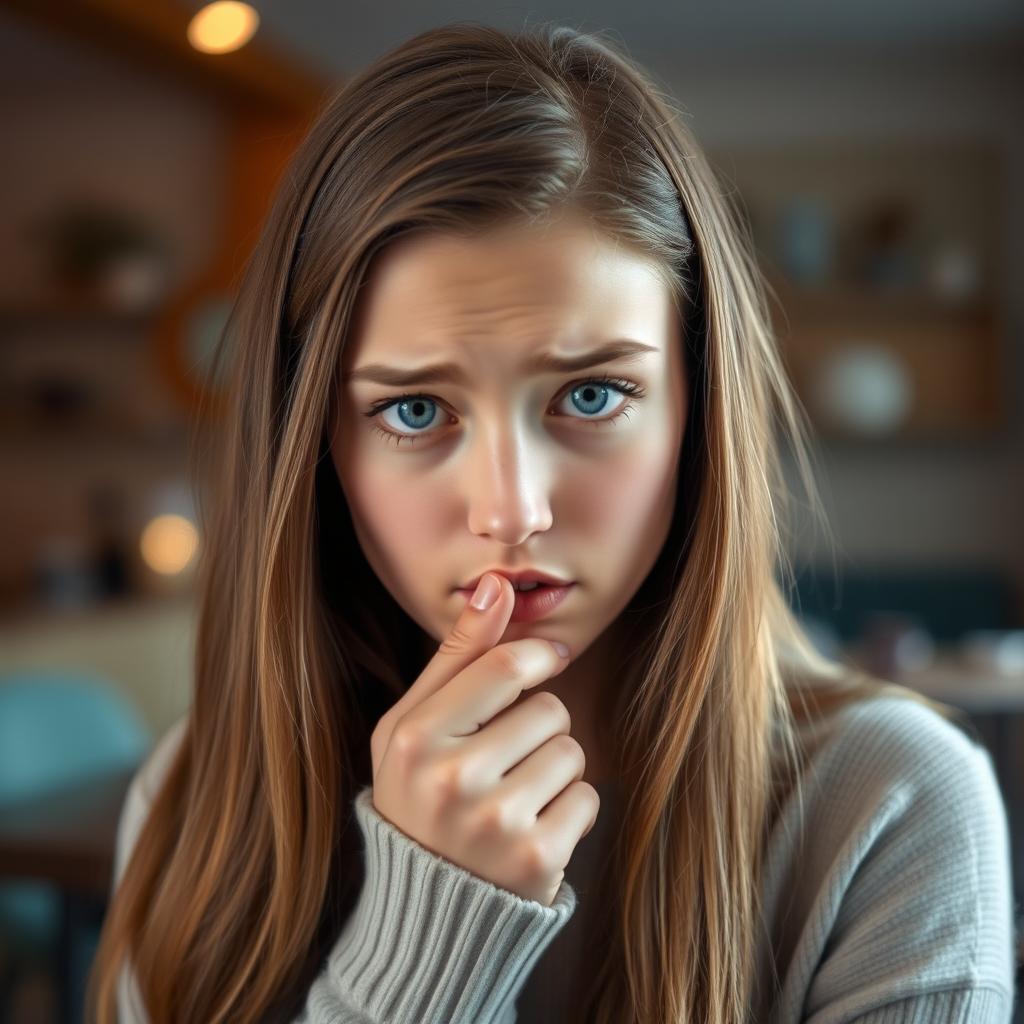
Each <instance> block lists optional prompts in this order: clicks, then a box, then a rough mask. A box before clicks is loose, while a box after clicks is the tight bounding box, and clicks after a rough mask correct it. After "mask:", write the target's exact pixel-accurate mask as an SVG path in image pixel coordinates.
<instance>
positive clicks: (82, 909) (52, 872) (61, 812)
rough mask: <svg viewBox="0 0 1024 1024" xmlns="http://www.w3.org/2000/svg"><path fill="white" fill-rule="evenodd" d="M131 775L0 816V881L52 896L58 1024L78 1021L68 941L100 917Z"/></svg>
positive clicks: (99, 780)
mask: <svg viewBox="0 0 1024 1024" xmlns="http://www.w3.org/2000/svg"><path fill="white" fill-rule="evenodd" d="M136 770H137V766H135V767H132V768H124V769H120V770H118V771H115V772H111V773H109V774H105V775H102V776H98V777H96V778H92V779H89V780H87V781H84V782H82V783H77V784H75V785H73V786H69V787H68V788H66V789H62V790H60V791H58V792H54V793H52V794H50V795H48V796H46V797H44V798H41V799H33V800H32V801H30V802H28V803H26V804H24V805H18V806H14V807H7V808H5V809H4V810H3V812H2V813H0V878H2V879H3V880H4V881H11V880H19V879H20V880H28V881H36V882H46V883H49V884H51V885H53V886H54V887H55V888H56V889H57V890H58V892H59V893H60V905H61V917H60V934H59V938H58V944H57V971H58V984H59V986H60V990H59V999H60V1019H61V1021H62V1022H64V1024H73V1022H78V1021H81V1020H82V1014H83V1009H84V1007H83V1006H82V998H83V997H84V992H79V991H77V987H78V986H77V984H76V983H77V981H78V979H77V978H76V977H75V974H74V961H73V953H74V939H75V935H76V933H78V931H79V930H81V929H82V928H83V926H87V927H95V926H98V925H99V924H100V923H101V922H102V920H103V916H104V914H105V913H106V908H107V903H108V901H109V898H110V886H111V882H112V881H113V873H114V849H115V845H116V840H117V824H118V820H119V818H120V815H121V808H122V806H123V804H124V799H125V796H126V795H127V793H128V786H129V784H130V782H131V780H132V777H133V775H134V774H135V772H136Z"/></svg>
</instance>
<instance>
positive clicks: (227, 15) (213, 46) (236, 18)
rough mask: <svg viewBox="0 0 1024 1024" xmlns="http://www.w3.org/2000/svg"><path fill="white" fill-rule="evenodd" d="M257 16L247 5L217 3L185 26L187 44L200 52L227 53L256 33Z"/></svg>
mask: <svg viewBox="0 0 1024 1024" xmlns="http://www.w3.org/2000/svg"><path fill="white" fill-rule="evenodd" d="M259 24H260V16H259V15H258V14H257V13H256V11H255V10H254V9H253V8H252V7H250V6H249V5H248V4H243V3H238V2H236V0H217V2H216V3H212V4H207V5H206V6H205V7H204V8H203V9H202V10H201V11H199V12H198V13H197V14H196V15H195V17H193V19H192V20H191V21H190V22H189V23H188V41H189V42H190V43H191V44H192V46H193V47H194V48H195V49H197V50H200V51H202V52H203V53H230V52H231V51H232V50H238V49H241V48H242V47H243V46H245V44H246V43H247V42H249V40H250V39H252V37H253V36H254V35H255V34H256V29H257V28H259Z"/></svg>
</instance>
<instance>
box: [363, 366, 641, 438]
mask: <svg viewBox="0 0 1024 1024" xmlns="http://www.w3.org/2000/svg"><path fill="white" fill-rule="evenodd" d="M614 392H618V393H619V394H620V395H622V396H623V397H626V398H634V399H640V398H642V397H643V396H644V394H645V393H646V389H645V388H644V387H643V386H642V385H640V384H637V383H636V382H635V381H631V380H625V379H622V378H611V377H599V378H593V379H590V380H584V381H579V382H578V383H575V384H572V385H570V386H569V388H568V390H567V391H566V397H568V398H570V399H571V401H572V403H573V405H574V407H575V408H576V409H578V410H579V411H581V412H584V413H586V414H588V416H591V415H594V414H597V413H600V412H603V411H604V410H605V409H606V408H607V406H608V402H609V398H610V396H611V395H612V394H613V393H614ZM633 406H634V403H633V402H631V401H625V402H623V403H622V404H621V405H620V406H618V407H617V408H616V409H615V415H613V416H611V417H610V418H608V417H606V418H604V419H601V420H594V421H591V422H592V425H593V426H595V427H607V426H610V425H611V424H612V423H615V422H616V421H617V420H618V419H619V418H620V417H621V416H627V418H628V413H629V412H630V410H631V409H632V408H633ZM392 407H394V408H395V411H396V413H397V415H398V418H399V420H400V423H398V424H394V426H396V427H397V426H403V427H407V428H409V429H411V430H413V431H419V432H418V433H412V434H405V433H402V432H401V431H400V430H396V429H392V428H391V427H390V426H388V425H387V424H386V423H385V425H383V426H377V425H375V429H376V431H377V433H378V434H380V435H381V436H382V437H383V438H384V439H385V440H386V441H391V439H392V438H394V441H395V444H401V442H402V441H408V442H409V443H410V444H412V443H413V442H415V441H416V440H417V438H419V437H421V436H423V434H424V433H425V431H426V428H427V427H430V426H432V425H433V424H434V423H435V420H436V419H437V413H438V412H440V411H441V410H440V405H439V403H438V401H437V400H436V399H434V398H431V397H430V396H429V395H415V394H408V395H398V396H396V397H395V398H386V399H384V401H382V402H377V403H376V404H375V405H373V406H372V407H371V408H370V409H368V410H367V411H366V412H365V413H364V415H365V416H368V417H377V416H383V414H384V413H385V412H387V411H388V410H390V409H391V408H392ZM569 418H570V419H581V421H583V422H587V419H588V417H587V416H585V417H575V416H571V415H570V416H569Z"/></svg>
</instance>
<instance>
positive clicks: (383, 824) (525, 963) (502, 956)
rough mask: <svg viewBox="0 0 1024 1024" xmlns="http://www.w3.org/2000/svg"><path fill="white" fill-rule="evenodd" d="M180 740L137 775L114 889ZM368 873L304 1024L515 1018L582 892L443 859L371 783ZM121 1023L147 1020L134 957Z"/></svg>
mask: <svg viewBox="0 0 1024 1024" xmlns="http://www.w3.org/2000/svg"><path fill="white" fill-rule="evenodd" d="M172 744H173V739H171V740H168V741H167V742H166V743H165V744H163V745H162V747H161V749H159V750H158V752H157V754H156V755H154V758H153V759H151V760H150V762H149V763H148V765H147V766H144V768H143V769H142V770H141V771H140V772H139V773H138V774H137V775H136V777H135V778H134V779H133V781H132V784H131V786H130V787H129V790H128V795H127V798H126V800H125V803H124V807H123V809H122V812H121V818H120V821H119V824H118V834H117V847H116V852H115V861H114V863H115V868H114V886H115V888H116V886H117V884H118V883H119V882H120V879H121V876H122V874H123V873H124V868H125V865H126V863H127V861H128V858H129V857H130V855H131V850H132V847H133V846H134V844H135V841H136V839H137V837H138V834H139V831H140V830H141V828H142V825H143V822H144V820H145V817H146V814H147V813H148V811H149V806H150V800H149V799H147V792H149V787H148V786H147V781H149V783H150V784H152V776H153V774H154V772H158V771H159V770H160V769H161V768H162V766H163V764H164V763H166V759H167V757H168V756H169V754H170V748H171V745H172ZM355 812H356V820H357V822H358V823H359V827H360V829H361V831H362V833H363V839H364V844H365V856H366V875H365V882H364V885H363V888H362V891H361V893H360V896H359V898H358V899H357V901H356V906H355V908H354V910H353V913H352V914H351V915H350V917H349V920H348V921H347V922H346V924H345V926H344V927H343V929H342V931H341V933H340V934H339V937H338V939H337V940H336V941H335V943H334V946H333V947H332V949H331V951H330V953H329V955H328V957H327V959H326V963H325V965H324V967H323V969H322V970H321V972H320V974H319V975H318V976H317V977H316V978H315V979H314V981H313V984H312V985H311V987H310V990H309V992H308V993H307V995H306V1001H305V1004H304V1006H303V1009H302V1012H301V1014H300V1015H299V1017H298V1018H296V1021H295V1024H375V1022H378V1021H379V1022H384V1021H387V1022H389V1024H404V1022H406V1021H408V1022H417V1024H420V1022H423V1021H446V1022H447V1021H450V1022H453V1024H458V1022H467V1024H468V1022H473V1024H488V1022H494V1024H498V1022H501V1024H506V1022H511V1021H514V1020H515V1000H516V997H517V996H518V994H519V992H520V990H521V989H522V987H523V985H524V984H525V983H526V980H527V978H528V977H529V976H530V972H531V971H532V969H533V966H534V964H535V963H536V962H537V960H538V959H539V958H540V956H541V955H542V953H543V952H544V950H545V949H546V948H547V947H548V946H549V945H550V943H551V942H552V941H553V939H554V938H555V936H556V935H557V934H558V932H559V931H561V929H562V928H563V927H564V926H565V924H566V922H567V921H568V920H569V918H570V917H571V916H572V914H573V912H574V910H575V907H576V902H577V898H576V893H575V892H574V890H573V889H572V887H571V886H570V885H569V884H568V882H565V881H563V882H562V885H561V887H560V888H559V890H558V893H557V895H556V897H555V900H554V902H553V903H552V905H551V906H550V907H548V906H545V905H544V904H542V903H538V902H537V901H535V900H528V899H523V898H521V897H519V896H517V895H515V894H514V893H512V892H509V891H508V890H506V889H502V888H500V887H498V886H495V885H493V884H492V883H490V882H488V881H485V880H484V879H481V878H479V877H477V876H476V875H474V874H472V873H471V872H469V871H467V870H465V869H464V868H462V867H459V866H458V865H456V864H454V863H452V862H451V861H448V860H445V859H444V858H442V857H440V856H437V855H436V854H434V853H432V852H431V851H429V850H427V849H426V848H424V847H423V846H421V845H420V844H419V843H417V842H415V841H414V840H412V839H410V838H409V837H408V836H406V835H405V833H404V832H402V831H401V830H400V829H398V828H396V827H395V826H394V825H392V824H391V823H390V822H389V821H387V820H386V819H385V818H382V817H381V816H380V815H379V814H378V813H377V811H376V810H375V808H374V806H373V799H372V789H371V788H370V787H369V786H367V787H365V788H364V789H363V790H361V791H360V793H359V794H358V795H357V797H356V801H355ZM118 1021H119V1024H149V1018H148V1016H147V1014H146V1011H145V1008H144V1007H143V1005H142V1000H141V998H140V995H139V991H138V988H137V985H136V981H135V977H134V974H133V972H132V969H131V965H130V963H129V964H126V965H125V966H124V967H123V968H122V971H121V975H120V977H119V984H118Z"/></svg>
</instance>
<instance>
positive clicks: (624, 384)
mask: <svg viewBox="0 0 1024 1024" xmlns="http://www.w3.org/2000/svg"><path fill="white" fill-rule="evenodd" d="M584 384H610V385H611V386H612V387H614V388H615V389H616V390H617V391H619V392H621V393H622V394H624V395H628V396H629V397H631V398H634V399H641V398H643V397H644V395H645V394H646V393H647V390H646V388H644V387H643V385H641V384H637V383H636V382H635V381H632V380H626V379H624V378H622V377H587V378H586V379H585V380H581V381H577V382H575V383H573V384H570V385H568V387H566V389H565V392H566V393H568V392H569V391H572V390H573V389H574V388H578V387H582V386H583V385H584ZM559 397H561V396H559ZM413 398H427V399H429V400H430V401H432V402H433V401H437V400H436V399H434V398H432V397H431V396H430V395H424V394H421V393H415V392H413V393H407V394H404V395H396V396H395V397H394V398H385V399H384V400H383V401H380V402H376V403H375V404H374V405H372V406H371V407H370V408H369V409H368V410H367V411H366V412H364V413H363V415H364V416H367V417H370V416H379V415H380V414H381V413H382V412H384V411H385V410H386V409H390V408H391V406H393V405H398V404H399V403H400V402H407V401H409V400H410V399H413ZM634 405H635V403H634V402H626V404H625V405H623V406H622V408H621V409H619V410H618V411H617V412H616V413H615V415H614V416H612V417H611V418H610V419H606V420H583V421H582V422H584V423H593V424H594V426H595V427H607V426H611V424H613V423H615V422H616V421H617V420H618V419H619V418H620V417H621V416H625V415H626V413H628V412H630V411H631V410H632V409H633V408H634ZM575 418H576V417H570V419H575ZM373 429H374V430H375V431H376V432H377V433H378V434H379V435H380V436H381V437H383V438H384V440H385V441H388V442H391V440H392V439H394V443H395V445H396V446H398V445H400V444H401V443H402V442H403V441H408V442H409V443H410V444H413V443H415V442H416V441H418V440H419V439H420V438H423V437H426V436H427V434H426V433H423V434H399V433H398V432H396V431H394V430H390V429H389V428H387V427H382V426H380V425H379V424H376V423H375V424H373Z"/></svg>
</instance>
